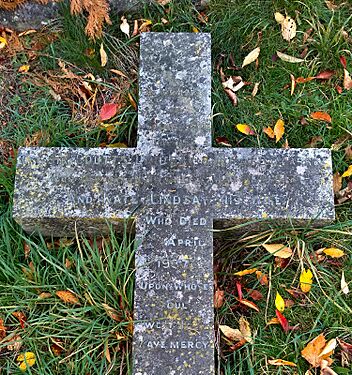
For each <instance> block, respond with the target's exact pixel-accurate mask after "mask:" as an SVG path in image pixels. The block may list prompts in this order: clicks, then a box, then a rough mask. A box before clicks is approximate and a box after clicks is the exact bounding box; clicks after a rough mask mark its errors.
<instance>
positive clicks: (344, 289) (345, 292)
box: [341, 271, 350, 294]
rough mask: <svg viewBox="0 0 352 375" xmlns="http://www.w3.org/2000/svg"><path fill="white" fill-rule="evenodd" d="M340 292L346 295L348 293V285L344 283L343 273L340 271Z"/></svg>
mask: <svg viewBox="0 0 352 375" xmlns="http://www.w3.org/2000/svg"><path fill="white" fill-rule="evenodd" d="M341 292H342V293H343V294H348V293H349V292H350V290H349V288H348V284H347V283H346V279H345V273H344V271H342V276H341Z"/></svg>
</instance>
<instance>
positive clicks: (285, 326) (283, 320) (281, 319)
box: [275, 310, 289, 333]
mask: <svg viewBox="0 0 352 375" xmlns="http://www.w3.org/2000/svg"><path fill="white" fill-rule="evenodd" d="M275 312H276V316H277V318H278V319H279V322H280V324H281V327H282V329H283V330H284V331H285V333H287V332H288V330H289V326H288V321H287V319H286V318H285V317H284V316H283V315H282V314H281V312H280V311H279V310H275Z"/></svg>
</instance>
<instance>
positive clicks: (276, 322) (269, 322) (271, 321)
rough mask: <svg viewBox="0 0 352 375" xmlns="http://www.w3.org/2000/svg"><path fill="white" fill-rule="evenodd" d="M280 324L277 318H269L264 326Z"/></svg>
mask: <svg viewBox="0 0 352 375" xmlns="http://www.w3.org/2000/svg"><path fill="white" fill-rule="evenodd" d="M276 324H280V321H279V319H278V318H277V317H274V318H271V319H270V320H269V321H268V323H267V324H266V325H268V326H271V325H276Z"/></svg>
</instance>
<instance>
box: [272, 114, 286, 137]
mask: <svg viewBox="0 0 352 375" xmlns="http://www.w3.org/2000/svg"><path fill="white" fill-rule="evenodd" d="M284 133H285V123H284V122H283V120H281V119H279V120H277V121H276V124H275V126H274V134H275V137H276V142H279V140H280V139H281V138H282V136H283V135H284Z"/></svg>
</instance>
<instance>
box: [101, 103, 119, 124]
mask: <svg viewBox="0 0 352 375" xmlns="http://www.w3.org/2000/svg"><path fill="white" fill-rule="evenodd" d="M116 113H117V104H116V103H105V104H104V105H103V106H102V107H101V109H100V112H99V117H100V120H101V121H106V120H109V119H111V118H112V117H114V116H115V115H116Z"/></svg>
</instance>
